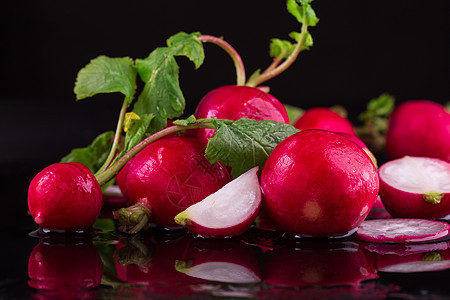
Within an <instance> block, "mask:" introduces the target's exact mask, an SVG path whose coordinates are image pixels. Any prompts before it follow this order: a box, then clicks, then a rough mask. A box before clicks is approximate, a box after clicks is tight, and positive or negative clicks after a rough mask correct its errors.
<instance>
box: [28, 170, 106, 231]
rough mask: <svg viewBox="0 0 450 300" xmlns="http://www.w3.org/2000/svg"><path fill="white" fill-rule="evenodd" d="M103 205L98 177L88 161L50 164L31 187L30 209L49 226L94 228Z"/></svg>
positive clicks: (29, 193)
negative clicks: (84, 162)
mask: <svg viewBox="0 0 450 300" xmlns="http://www.w3.org/2000/svg"><path fill="white" fill-rule="evenodd" d="M68 199H70V201H68ZM102 205H103V200H102V191H101V188H100V185H99V183H98V182H97V179H96V178H95V177H94V174H92V172H91V171H90V170H89V169H88V168H87V167H86V166H85V165H83V164H81V163H77V162H71V163H56V164H53V165H50V166H48V167H46V168H45V169H44V170H42V171H41V172H39V173H38V174H37V175H36V176H35V177H34V178H33V180H32V181H31V183H30V186H29V188H28V207H29V209H30V213H31V215H32V216H33V218H34V221H35V222H36V223H37V224H38V225H39V226H40V227H41V228H45V229H52V230H63V231H79V230H84V229H87V228H90V227H91V226H92V224H94V222H95V220H96V219H97V217H98V215H99V213H100V210H101V208H102Z"/></svg>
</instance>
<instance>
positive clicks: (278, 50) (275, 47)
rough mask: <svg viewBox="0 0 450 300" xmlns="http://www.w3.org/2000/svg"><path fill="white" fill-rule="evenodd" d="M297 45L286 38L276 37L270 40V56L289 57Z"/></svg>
mask: <svg viewBox="0 0 450 300" xmlns="http://www.w3.org/2000/svg"><path fill="white" fill-rule="evenodd" d="M294 48H295V45H293V44H292V43H291V42H289V41H286V40H280V39H277V38H274V39H272V40H271V42H270V56H271V57H274V58H277V57H281V58H284V59H285V58H288V57H289V55H290V54H291V53H292V51H293V50H294Z"/></svg>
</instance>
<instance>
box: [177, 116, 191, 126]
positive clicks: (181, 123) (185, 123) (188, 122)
mask: <svg viewBox="0 0 450 300" xmlns="http://www.w3.org/2000/svg"><path fill="white" fill-rule="evenodd" d="M194 123H197V119H196V118H195V116H194V115H190V116H189V117H188V118H187V119H184V120H175V121H173V124H174V125H179V126H189V125H191V124H194Z"/></svg>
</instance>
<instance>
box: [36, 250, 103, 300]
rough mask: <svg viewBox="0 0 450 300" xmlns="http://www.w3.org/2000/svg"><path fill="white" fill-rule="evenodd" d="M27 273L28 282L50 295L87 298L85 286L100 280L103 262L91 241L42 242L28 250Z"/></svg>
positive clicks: (87, 288) (92, 284) (53, 296)
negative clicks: (69, 242) (73, 242)
mask: <svg viewBox="0 0 450 300" xmlns="http://www.w3.org/2000/svg"><path fill="white" fill-rule="evenodd" d="M28 275H29V277H30V280H29V281H28V285H29V286H30V287H32V288H35V289H37V290H38V292H39V293H45V294H44V295H47V296H51V297H50V299H90V298H89V296H90V295H89V291H88V290H89V289H92V288H94V287H96V286H99V285H100V284H101V279H102V275H103V263H102V260H101V258H100V255H99V254H98V252H97V249H96V248H95V246H94V245H93V244H92V243H81V244H80V243H77V244H66V243H65V244H61V243H59V244H48V243H42V242H41V243H39V244H38V245H37V246H36V247H35V248H34V249H33V251H32V252H31V254H30V258H29V261H28ZM44 298H45V299H49V298H46V297H44Z"/></svg>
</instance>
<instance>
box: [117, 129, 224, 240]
mask: <svg viewBox="0 0 450 300" xmlns="http://www.w3.org/2000/svg"><path fill="white" fill-rule="evenodd" d="M128 164H129V166H125V168H124V169H123V170H122V171H121V172H126V173H125V174H120V173H119V177H121V176H125V182H123V180H121V181H120V182H119V184H120V188H121V189H122V190H123V191H125V194H126V195H127V197H128V199H129V201H130V203H131V204H132V206H130V207H128V208H126V209H125V208H122V209H120V210H118V211H116V212H115V218H118V219H119V221H120V222H121V223H122V225H123V226H124V229H125V230H126V231H130V232H137V231H138V230H140V229H141V228H142V227H144V226H145V225H147V223H148V221H149V220H150V222H151V223H153V224H155V225H158V226H163V227H173V226H178V225H177V224H176V223H175V221H174V217H175V216H176V215H177V214H178V213H180V212H182V211H183V210H184V209H186V208H187V207H189V206H191V205H192V204H194V203H197V202H199V201H200V200H202V199H203V198H205V197H206V196H208V195H210V194H212V193H214V192H216V191H217V190H218V189H219V188H221V187H222V186H223V185H225V184H226V183H228V182H229V181H230V179H231V178H230V175H229V173H228V171H227V169H226V168H225V167H224V166H223V165H221V164H220V163H216V164H211V163H210V162H209V161H208V160H207V159H206V158H205V156H204V146H203V144H201V143H199V141H198V139H196V138H194V137H192V136H189V135H180V136H171V137H165V138H162V139H160V140H158V141H156V142H154V143H151V144H150V145H148V146H147V147H145V148H144V149H143V150H142V151H141V152H139V154H137V155H136V156H135V157H134V158H133V159H132V160H131V161H129V162H128ZM135 226H137V227H135Z"/></svg>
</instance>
